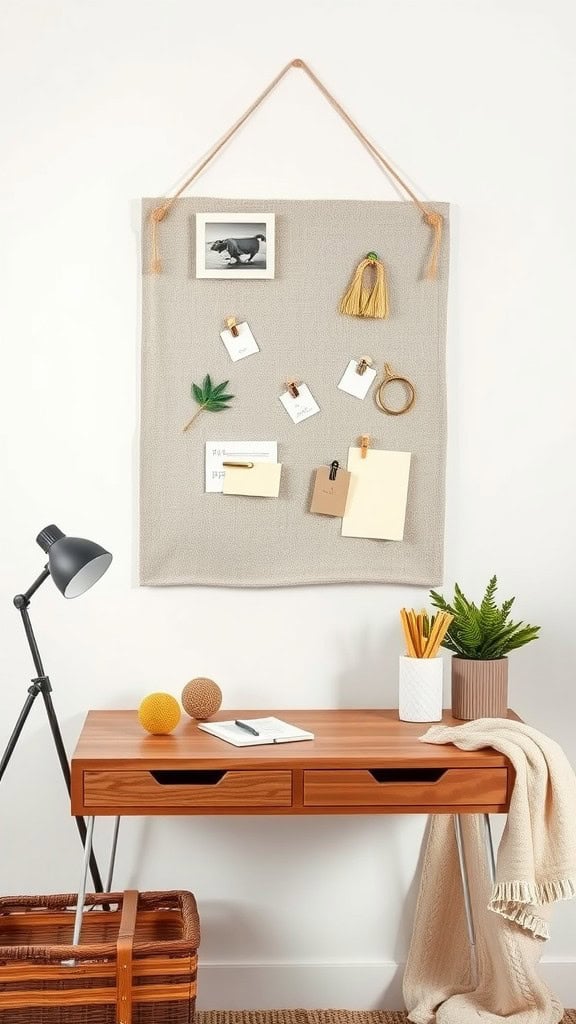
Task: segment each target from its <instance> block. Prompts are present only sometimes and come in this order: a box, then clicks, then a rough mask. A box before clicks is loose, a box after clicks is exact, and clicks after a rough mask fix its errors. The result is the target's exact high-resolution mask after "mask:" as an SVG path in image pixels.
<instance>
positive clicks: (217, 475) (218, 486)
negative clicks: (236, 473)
mask: <svg viewBox="0 0 576 1024" xmlns="http://www.w3.org/2000/svg"><path fill="white" fill-rule="evenodd" d="M223 462H278V442H277V441H206V486H205V489H206V493H207V494H221V493H222V489H223V487H224V474H225V472H226V470H225V468H224V466H223V465H222V463H223Z"/></svg>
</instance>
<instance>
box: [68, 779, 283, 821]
mask: <svg viewBox="0 0 576 1024" xmlns="http://www.w3.org/2000/svg"><path fill="white" fill-rule="evenodd" d="M84 804H85V806H86V807H94V808H97V807H109V808H118V811H119V813H120V812H121V810H122V808H125V809H129V808H131V807H141V808H150V809H153V808H157V809H162V808H170V807H174V808H179V807H180V808H186V807H206V808H210V807H290V806H291V804H292V773H291V772H289V771H284V772H283V771H229V772H227V771H185V770H184V771H149V772H148V771H85V772H84Z"/></svg>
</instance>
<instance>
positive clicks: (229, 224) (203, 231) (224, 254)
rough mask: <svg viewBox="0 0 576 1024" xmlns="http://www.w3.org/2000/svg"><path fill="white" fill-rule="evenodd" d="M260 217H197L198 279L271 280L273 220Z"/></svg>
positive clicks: (268, 217)
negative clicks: (253, 278)
mask: <svg viewBox="0 0 576 1024" xmlns="http://www.w3.org/2000/svg"><path fill="white" fill-rule="evenodd" d="M239 216H240V215H239ZM262 216H263V217H264V216H265V217H266V220H264V219H262V220H260V219H257V218H258V215H256V217H255V218H254V220H252V219H250V218H249V217H247V216H246V215H244V216H243V219H242V220H240V219H238V220H235V219H234V214H230V215H229V218H228V216H224V215H222V214H218V215H215V214H212V215H211V214H203V215H197V219H198V224H197V227H198V233H197V247H196V260H197V276H198V277H228V276H230V277H273V276H274V259H273V252H274V217H273V216H269V215H268V214H265V215H262ZM212 217H214V219H211V218H212ZM216 218H217V219H216ZM244 218H245V219H244Z"/></svg>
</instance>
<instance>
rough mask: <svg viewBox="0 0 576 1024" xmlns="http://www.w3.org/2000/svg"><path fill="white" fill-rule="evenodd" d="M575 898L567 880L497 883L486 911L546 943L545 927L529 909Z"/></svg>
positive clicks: (573, 887) (573, 885) (575, 884)
mask: <svg viewBox="0 0 576 1024" xmlns="http://www.w3.org/2000/svg"><path fill="white" fill-rule="evenodd" d="M575 897H576V882H574V881H573V880H572V879H571V878H561V879H558V880H556V881H553V882H498V884H497V885H495V886H494V891H493V893H492V897H491V899H490V902H489V904H488V909H489V910H492V911H493V912H494V913H495V914H499V915H500V917H505V918H506V920H507V921H513V922H514V924H517V925H519V926H520V928H524V929H525V930H526V931H528V932H532V934H533V935H535V936H536V937H537V938H539V939H549V938H550V930H549V928H548V923H547V922H546V921H543V920H542V918H540V917H538V916H537V915H536V914H534V912H533V909H534V908H537V907H538V906H541V907H542V906H545V905H546V904H547V903H556V902H558V901H560V900H572V899H574V898H575ZM529 904H532V907H529Z"/></svg>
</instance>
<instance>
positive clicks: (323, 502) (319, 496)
mask: <svg viewBox="0 0 576 1024" xmlns="http://www.w3.org/2000/svg"><path fill="white" fill-rule="evenodd" d="M349 487H350V473H348V472H347V471H346V470H345V469H341V468H340V467H338V469H337V471H336V476H335V477H334V479H333V480H331V479H330V466H320V468H319V469H317V470H316V480H315V483H314V492H313V494H312V502H311V504H310V511H311V512H315V513H316V514H317V515H320V516H343V515H344V512H345V511H346V499H347V497H348V488H349Z"/></svg>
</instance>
